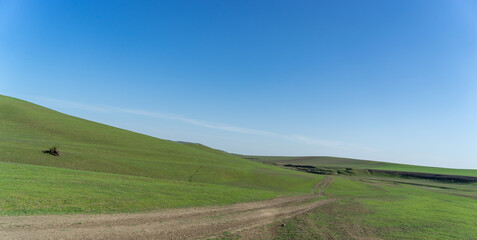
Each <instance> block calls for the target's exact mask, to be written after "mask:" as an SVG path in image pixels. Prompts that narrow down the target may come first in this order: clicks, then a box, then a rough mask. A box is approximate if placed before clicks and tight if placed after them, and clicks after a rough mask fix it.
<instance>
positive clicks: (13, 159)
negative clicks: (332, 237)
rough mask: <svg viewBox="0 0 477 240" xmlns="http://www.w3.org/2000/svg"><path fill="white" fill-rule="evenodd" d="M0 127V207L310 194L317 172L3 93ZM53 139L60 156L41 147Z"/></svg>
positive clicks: (181, 203)
mask: <svg viewBox="0 0 477 240" xmlns="http://www.w3.org/2000/svg"><path fill="white" fill-rule="evenodd" d="M0 133H1V134H0V163H1V162H3V163H2V164H0V182H1V183H2V188H1V189H0V191H2V194H1V196H0V214H21V213H26V214H30V213H66V212H71V213H73V212H118V211H141V210H149V209H156V208H165V207H185V206H200V205H211V204H227V203H232V202H239V201H252V200H257V199H264V198H271V197H274V196H279V195H292V194H306V193H310V192H311V190H312V189H313V186H314V185H315V184H316V182H317V181H319V179H321V177H320V176H316V175H309V174H305V173H300V172H296V171H291V170H287V169H282V168H278V167H274V166H270V165H264V164H261V163H256V162H252V161H249V160H245V159H242V158H240V157H236V156H232V155H229V154H226V153H224V152H221V151H218V150H213V149H210V148H206V147H198V146H191V145H188V144H181V143H177V142H173V141H166V140H161V139H158V138H154V137H150V136H146V135H142V134H138V133H134V132H130V131H126V130H123V129H118V128H114V127H110V126H107V125H103V124H99V123H95V122H91V121H87V120H84V119H80V118H76V117H72V116H68V115H65V114H62V113H59V112H56V111H53V110H50V109H47V108H44V107H41V106H38V105H35V104H32V103H29V102H25V101H22V100H19V99H15V98H10V97H6V96H0ZM53 145H56V146H58V148H59V150H60V154H61V155H60V156H52V155H49V154H45V153H43V152H42V151H43V150H47V149H49V148H50V147H51V146H53ZM7 162H8V163H9V164H7ZM40 166H46V167H48V168H45V167H40ZM135 189H137V191H135ZM158 189H160V191H158ZM181 192H183V193H181ZM225 193H226V194H225ZM225 195H226V196H225Z"/></svg>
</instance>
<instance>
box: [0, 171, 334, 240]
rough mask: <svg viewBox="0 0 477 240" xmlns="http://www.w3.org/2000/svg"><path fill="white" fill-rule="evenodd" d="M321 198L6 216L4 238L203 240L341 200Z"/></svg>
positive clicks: (1, 227) (0, 221) (0, 226)
mask: <svg viewBox="0 0 477 240" xmlns="http://www.w3.org/2000/svg"><path fill="white" fill-rule="evenodd" d="M331 180H332V179H331V178H326V179H323V181H320V182H319V183H318V184H317V186H316V187H315V190H314V192H316V190H317V189H320V190H319V194H312V195H306V196H294V197H283V198H275V199H271V200H266V201H259V202H250V203H240V204H235V205H230V206H223V207H206V208H185V209H171V210H166V211H160V212H153V213H137V214H109V215H106V214H104V215H63V216H53V215H49V216H20V217H0V239H203V238H206V237H207V236H211V235H214V234H219V233H222V232H224V231H230V232H236V231H242V230H245V229H250V228H253V227H256V226H259V225H263V224H266V223H270V222H272V221H274V220H277V219H280V218H285V217H291V216H295V215H297V214H300V213H304V212H306V211H310V210H312V209H314V208H316V207H319V206H321V205H324V204H326V203H329V202H332V201H334V200H335V199H325V200H318V199H317V198H318V197H319V196H320V195H321V191H322V189H323V188H325V187H326V185H328V184H329V183H330V182H331Z"/></svg>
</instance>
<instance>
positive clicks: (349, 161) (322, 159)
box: [237, 155, 477, 177]
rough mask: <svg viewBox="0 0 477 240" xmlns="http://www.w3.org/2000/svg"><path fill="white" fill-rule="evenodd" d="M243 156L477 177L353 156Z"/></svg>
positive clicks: (461, 171)
mask: <svg viewBox="0 0 477 240" xmlns="http://www.w3.org/2000/svg"><path fill="white" fill-rule="evenodd" d="M237 156H239V155H237ZM241 157H242V158H245V159H249V160H253V161H256V162H261V163H275V164H294V165H309V166H314V167H323V168H331V169H343V168H355V169H376V170H389V171H404V172H419V173H434V174H445V175H460V176H472V177H477V170H473V169H452V168H438V167H426V166H416V165H406V164H397V163H387V162H378V161H369V160H359V159H353V158H339V157H327V156H316V157H280V156H241Z"/></svg>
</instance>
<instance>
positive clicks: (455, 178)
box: [367, 169, 477, 183]
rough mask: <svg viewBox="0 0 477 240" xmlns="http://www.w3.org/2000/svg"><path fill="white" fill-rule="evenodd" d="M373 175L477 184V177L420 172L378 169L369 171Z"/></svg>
mask: <svg viewBox="0 0 477 240" xmlns="http://www.w3.org/2000/svg"><path fill="white" fill-rule="evenodd" d="M367 170H368V171H369V172H370V173H371V174H374V173H385V174H389V175H395V176H402V177H410V178H422V179H430V180H437V181H445V182H459V183H473V182H477V177H469V176H458V175H445V174H434V173H419V172H403V171H390V170H376V169H367Z"/></svg>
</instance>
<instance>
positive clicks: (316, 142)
mask: <svg viewBox="0 0 477 240" xmlns="http://www.w3.org/2000/svg"><path fill="white" fill-rule="evenodd" d="M35 99H38V100H43V101H48V102H52V103H54V104H57V105H60V106H62V107H68V108H75V109H81V110H86V111H94V112H116V113H126V114H133V115H139V116H145V117H152V118H160V119H167V120H173V121H179V122H183V123H187V124H192V125H195V126H199V127H205V128H210V129H216V130H222V131H227V132H234V133H241V134H249V135H257V136H269V137H275V138H281V139H286V140H288V141H294V142H299V143H302V144H307V145H313V146H320V147H327V148H334V149H340V150H362V151H373V150H372V149H369V148H365V147H361V146H357V145H354V144H349V143H343V142H339V141H332V140H322V139H315V138H310V137H306V136H302V135H296V134H293V135H281V134H278V133H274V132H269V131H263V130H257V129H252V128H244V127H237V126H231V125H227V124H222V123H213V122H207V121H202V120H197V119H192V118H187V117H183V116H180V115H175V114H165V113H158V112H151V111H145V110H140V109H129V108H118V107H110V106H93V105H87V104H82V103H76V102H71V101H64V100H58V99H51V98H35Z"/></svg>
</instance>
